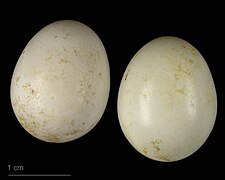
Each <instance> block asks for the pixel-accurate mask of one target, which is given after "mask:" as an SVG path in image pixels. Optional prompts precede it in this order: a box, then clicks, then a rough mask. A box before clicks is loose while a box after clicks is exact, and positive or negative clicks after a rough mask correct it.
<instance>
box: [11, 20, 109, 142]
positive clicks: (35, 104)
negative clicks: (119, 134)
mask: <svg viewBox="0 0 225 180" xmlns="http://www.w3.org/2000/svg"><path fill="white" fill-rule="evenodd" d="M109 89H110V70H109V62H108V57H107V54H106V50H105V48H104V45H103V43H102V41H101V40H100V38H99V37H98V35H97V34H96V33H95V32H94V31H93V30H92V29H91V28H89V27H88V26H87V25H85V24H83V23H80V22H78V21H74V20H59V21H56V22H53V23H51V24H49V25H47V26H45V27H44V28H43V29H41V30H40V31H39V32H38V33H37V34H36V35H35V36H34V37H33V38H32V39H31V40H30V41H29V43H28V44H27V45H26V47H25V49H24V50H23V52H22V54H21V55H20V57H19V59H18V61H17V64H16V66H15V69H14V72H13V76H12V80H11V90H10V96H11V104H12V107H13V111H14V113H15V115H16V117H17V119H18V121H19V123H20V124H21V125H22V127H23V128H24V129H25V130H26V131H27V132H29V133H30V134H31V135H32V136H34V137H36V138H38V139H40V140H43V141H46V142H53V143H63V142H68V141H72V140H75V139H77V138H80V137H82V136H83V135H85V134H87V133H88V132H89V131H90V130H91V129H93V128H94V127H95V126H96V124H97V123H98V122H99V120H100V119H101V117H102V115H103V113H104V111H105V108H106V104H107V101H108V96H109Z"/></svg>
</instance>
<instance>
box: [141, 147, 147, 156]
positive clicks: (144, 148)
mask: <svg viewBox="0 0 225 180" xmlns="http://www.w3.org/2000/svg"><path fill="white" fill-rule="evenodd" d="M141 150H142V152H143V153H144V154H145V155H147V154H148V151H147V148H146V147H143V148H142V149H141Z"/></svg>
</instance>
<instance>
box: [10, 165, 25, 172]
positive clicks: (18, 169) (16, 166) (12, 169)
mask: <svg viewBox="0 0 225 180" xmlns="http://www.w3.org/2000/svg"><path fill="white" fill-rule="evenodd" d="M8 169H9V171H23V170H24V166H18V165H10V164H9V165H8Z"/></svg>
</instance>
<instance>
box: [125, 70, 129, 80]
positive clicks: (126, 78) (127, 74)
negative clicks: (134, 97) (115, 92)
mask: <svg viewBox="0 0 225 180" xmlns="http://www.w3.org/2000/svg"><path fill="white" fill-rule="evenodd" d="M129 72H130V69H129V70H128V71H127V74H126V75H125V79H124V80H125V81H126V80H127V77H128V74H129Z"/></svg>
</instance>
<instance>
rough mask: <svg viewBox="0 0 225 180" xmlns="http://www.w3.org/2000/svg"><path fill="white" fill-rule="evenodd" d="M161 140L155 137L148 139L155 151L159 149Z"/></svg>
mask: <svg viewBox="0 0 225 180" xmlns="http://www.w3.org/2000/svg"><path fill="white" fill-rule="evenodd" d="M161 142H162V141H161V140H160V139H156V140H154V141H150V144H151V146H152V148H153V149H154V150H155V151H156V152H158V151H160V147H159V145H160V144H161Z"/></svg>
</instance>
